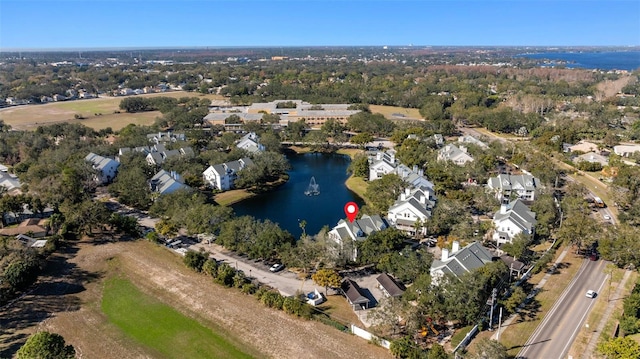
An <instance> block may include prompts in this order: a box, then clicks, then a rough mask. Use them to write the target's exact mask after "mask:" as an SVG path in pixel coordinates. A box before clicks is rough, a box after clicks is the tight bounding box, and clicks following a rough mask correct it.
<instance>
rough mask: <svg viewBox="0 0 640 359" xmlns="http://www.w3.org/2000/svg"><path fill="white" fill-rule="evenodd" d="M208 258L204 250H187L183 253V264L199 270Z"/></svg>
mask: <svg viewBox="0 0 640 359" xmlns="http://www.w3.org/2000/svg"><path fill="white" fill-rule="evenodd" d="M208 258H209V255H208V254H207V253H206V252H196V251H187V253H186V254H185V255H184V264H185V265H186V266H187V267H189V268H191V269H193V270H195V271H196V272H201V271H202V266H203V265H204V263H205V262H206V261H207V259H208Z"/></svg>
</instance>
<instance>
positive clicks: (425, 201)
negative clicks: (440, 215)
mask: <svg viewBox="0 0 640 359" xmlns="http://www.w3.org/2000/svg"><path fill="white" fill-rule="evenodd" d="M420 203H421V204H427V198H426V197H425V196H424V194H421V195H420Z"/></svg>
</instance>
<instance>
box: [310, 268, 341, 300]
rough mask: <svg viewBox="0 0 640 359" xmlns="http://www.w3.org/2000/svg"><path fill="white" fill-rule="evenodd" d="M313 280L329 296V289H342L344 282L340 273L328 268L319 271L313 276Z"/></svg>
mask: <svg viewBox="0 0 640 359" xmlns="http://www.w3.org/2000/svg"><path fill="white" fill-rule="evenodd" d="M311 279H313V281H314V282H316V284H318V285H319V286H323V287H324V294H325V295H326V294H327V288H328V287H332V288H338V287H340V282H341V281H342V278H341V277H340V274H338V272H336V271H335V270H333V269H326V268H323V269H319V270H318V271H317V272H315V273H314V274H313V275H312V276H311Z"/></svg>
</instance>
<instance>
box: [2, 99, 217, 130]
mask: <svg viewBox="0 0 640 359" xmlns="http://www.w3.org/2000/svg"><path fill="white" fill-rule="evenodd" d="M137 96H141V97H158V96H167V97H174V98H180V97H202V98H208V99H211V100H223V99H224V98H223V97H222V96H218V95H202V94H199V93H195V92H185V91H174V92H163V93H154V94H145V95H137ZM123 98H124V97H101V98H96V99H88V100H76V101H65V102H52V103H47V104H42V105H26V106H17V107H9V108H6V109H3V110H0V119H2V120H3V121H4V122H5V123H7V124H9V125H11V127H12V128H14V129H16V130H35V129H36V128H38V126H43V125H51V124H54V123H61V122H71V123H82V124H83V125H86V126H88V127H91V128H93V129H96V130H100V129H103V128H107V127H111V128H112V129H113V130H116V131H117V130H119V129H121V128H123V127H125V126H126V125H128V124H130V123H133V124H136V125H151V124H153V122H154V121H155V119H156V118H157V117H160V116H162V114H161V113H160V112H159V111H150V112H142V113H126V112H121V113H116V111H120V108H119V105H120V101H122V99H123ZM75 115H80V116H82V117H84V119H82V120H77V119H75V118H74V116H75Z"/></svg>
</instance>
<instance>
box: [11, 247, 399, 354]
mask: <svg viewBox="0 0 640 359" xmlns="http://www.w3.org/2000/svg"><path fill="white" fill-rule="evenodd" d="M56 259H57V261H56V262H55V263H56V264H55V265H54V266H52V267H50V268H49V272H50V275H49V276H47V277H43V278H42V281H41V283H42V284H41V285H40V286H39V288H41V290H35V291H33V293H30V294H28V295H26V296H25V297H24V298H23V299H21V300H20V301H17V302H16V303H15V304H13V305H11V306H9V307H8V308H4V309H3V310H2V311H1V312H0V324H2V328H7V329H2V332H0V345H2V348H3V349H1V350H0V356H10V355H11V354H12V353H13V352H15V350H16V349H17V348H18V347H19V346H20V345H21V343H23V342H24V341H25V340H26V337H27V336H28V335H29V334H30V333H33V332H35V331H37V330H42V329H47V330H50V331H54V332H57V333H60V334H61V335H63V336H64V337H65V339H66V340H67V341H68V342H69V343H71V344H73V345H74V346H75V347H76V349H77V350H78V352H79V353H81V354H82V356H83V357H87V358H106V357H118V358H148V357H154V353H153V351H151V350H149V349H147V348H142V347H139V346H137V345H136V344H135V343H132V342H131V341H129V340H128V339H127V338H125V337H123V336H122V334H121V333H120V332H119V331H118V330H117V329H116V328H115V327H114V326H112V325H111V324H110V323H109V322H108V321H107V319H106V317H105V316H104V315H103V314H102V312H101V310H100V298H101V295H102V285H103V279H104V278H105V277H107V276H109V275H112V274H113V273H114V272H115V271H118V272H120V273H123V274H124V275H126V276H127V277H128V278H129V279H130V280H131V281H132V282H133V283H134V284H135V285H136V286H138V287H139V288H140V289H141V290H142V291H143V292H145V293H147V294H151V295H153V296H155V297H156V298H158V299H160V300H161V301H163V302H165V303H167V304H169V305H171V306H173V307H174V308H176V309H177V310H179V311H181V312H182V313H183V314H186V315H188V316H190V317H193V318H195V319H197V320H199V321H201V322H202V323H204V324H205V325H206V324H207V323H215V324H216V325H218V326H220V327H222V328H223V330H225V331H226V332H227V333H226V334H228V335H229V336H232V337H233V338H235V340H236V341H238V342H240V343H241V344H243V345H245V346H246V347H248V348H254V350H253V351H254V352H261V353H263V354H264V357H273V358H276V357H277V358H301V357H305V358H329V357H330V358H390V357H391V355H390V354H389V352H388V351H387V350H385V349H383V348H380V347H377V346H374V345H372V344H369V343H368V342H366V341H365V340H363V339H360V338H357V337H355V336H353V335H350V334H346V333H342V332H340V331H338V330H336V329H334V328H331V327H329V326H327V325H324V324H321V323H318V322H314V321H306V320H301V319H297V318H294V317H292V316H290V315H287V314H285V313H284V312H281V311H277V310H272V309H268V308H265V307H264V306H262V304H260V303H259V302H258V301H257V300H256V299H255V298H253V297H251V296H246V295H243V294H241V293H240V292H239V291H237V290H235V289H228V288H223V287H221V286H219V285H217V284H214V283H212V282H211V280H210V279H209V278H207V277H206V276H203V275H199V274H197V273H193V272H191V271H190V270H188V269H187V268H186V267H185V266H184V265H183V264H182V263H181V257H178V256H177V255H175V254H173V253H171V252H169V251H168V250H166V249H164V248H162V247H159V246H156V245H153V244H151V243H148V242H128V243H105V244H95V243H79V244H78V245H77V246H75V247H71V248H69V249H67V250H66V251H64V252H63V253H61V254H59V255H57V258H56ZM50 283H53V284H54V285H52V284H50ZM43 286H44V287H43ZM46 286H48V289H47V287H46ZM45 289H46V290H45ZM56 293H57V294H56Z"/></svg>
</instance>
